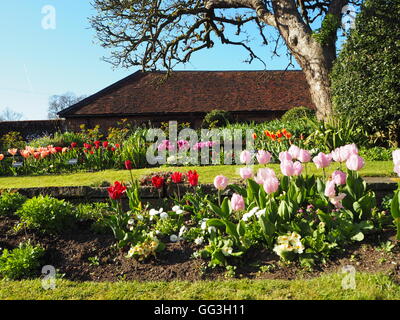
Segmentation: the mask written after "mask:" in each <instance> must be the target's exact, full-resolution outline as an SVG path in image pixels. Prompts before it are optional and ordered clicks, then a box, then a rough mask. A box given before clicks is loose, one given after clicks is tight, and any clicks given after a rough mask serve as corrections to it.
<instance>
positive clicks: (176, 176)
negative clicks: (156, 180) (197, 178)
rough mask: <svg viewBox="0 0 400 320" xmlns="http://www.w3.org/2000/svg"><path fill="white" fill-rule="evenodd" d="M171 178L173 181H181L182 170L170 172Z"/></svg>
mask: <svg viewBox="0 0 400 320" xmlns="http://www.w3.org/2000/svg"><path fill="white" fill-rule="evenodd" d="M171 180H172V182H174V183H181V182H182V172H178V171H177V172H174V173H173V174H171Z"/></svg>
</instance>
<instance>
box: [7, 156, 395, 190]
mask: <svg viewBox="0 0 400 320" xmlns="http://www.w3.org/2000/svg"><path fill="white" fill-rule="evenodd" d="M241 167H242V166H236V165H232V166H228V165H221V166H202V167H196V166H193V167H158V168H149V169H136V170H133V174H134V176H135V177H136V178H141V177H142V176H143V175H146V174H149V173H151V172H156V171H181V172H187V171H188V170H197V172H198V173H199V174H200V183H212V182H213V180H214V177H215V176H216V175H219V174H223V175H225V176H226V177H228V178H230V179H231V180H232V181H233V180H235V179H238V177H239V168H241ZM259 167H260V166H259V165H257V166H255V170H256V169H257V168H259ZM268 167H270V168H273V169H274V170H275V171H276V172H280V169H279V165H278V164H271V165H268ZM337 168H338V166H337V164H336V163H334V164H332V165H331V167H330V168H329V170H327V173H328V174H329V173H331V172H332V171H333V170H335V169H337ZM308 172H309V173H314V174H317V175H322V170H318V169H316V168H315V166H314V164H309V165H308ZM360 173H361V175H362V176H368V177H383V176H386V177H388V176H394V174H393V163H392V162H391V161H370V162H367V163H366V165H365V167H364V168H363V169H362V170H361V171H360ZM129 179H130V176H129V171H127V170H105V171H99V172H80V173H72V174H62V175H47V176H25V177H2V178H0V189H7V188H32V187H61V186H97V185H99V184H100V183H101V182H104V181H107V182H109V183H111V182H114V181H116V180H119V181H128V180H129Z"/></svg>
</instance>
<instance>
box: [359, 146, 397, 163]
mask: <svg viewBox="0 0 400 320" xmlns="http://www.w3.org/2000/svg"><path fill="white" fill-rule="evenodd" d="M392 152H393V150H392V149H388V148H384V147H371V148H361V149H360V151H359V155H360V156H361V157H362V158H364V160H367V161H390V160H392Z"/></svg>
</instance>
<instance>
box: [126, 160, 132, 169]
mask: <svg viewBox="0 0 400 320" xmlns="http://www.w3.org/2000/svg"><path fill="white" fill-rule="evenodd" d="M125 168H126V170H132V161H131V160H126V161H125Z"/></svg>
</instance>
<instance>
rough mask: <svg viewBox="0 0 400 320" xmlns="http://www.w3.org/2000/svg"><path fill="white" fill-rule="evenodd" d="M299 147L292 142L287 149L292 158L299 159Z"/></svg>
mask: <svg viewBox="0 0 400 320" xmlns="http://www.w3.org/2000/svg"><path fill="white" fill-rule="evenodd" d="M300 150H301V149H300V148H299V147H298V146H295V145H294V144H292V145H291V146H290V148H289V150H288V152H289V154H290V155H291V156H292V160H295V159H299V156H300Z"/></svg>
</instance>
